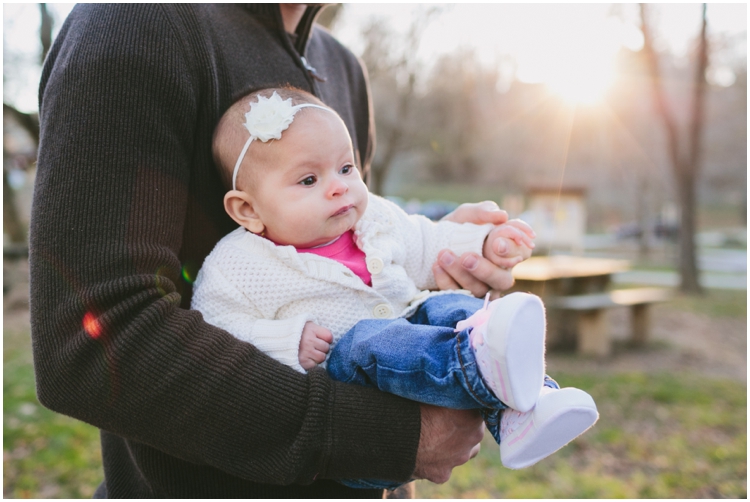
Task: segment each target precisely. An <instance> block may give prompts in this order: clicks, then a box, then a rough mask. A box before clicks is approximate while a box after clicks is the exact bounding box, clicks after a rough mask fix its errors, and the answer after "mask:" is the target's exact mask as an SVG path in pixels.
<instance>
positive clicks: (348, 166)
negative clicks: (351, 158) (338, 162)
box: [339, 164, 354, 174]
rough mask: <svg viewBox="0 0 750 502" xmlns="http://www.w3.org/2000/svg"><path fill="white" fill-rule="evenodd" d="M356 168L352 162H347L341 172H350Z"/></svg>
mask: <svg viewBox="0 0 750 502" xmlns="http://www.w3.org/2000/svg"><path fill="white" fill-rule="evenodd" d="M353 170H354V166H353V165H351V164H347V165H345V166H344V167H342V168H341V171H339V172H340V173H341V174H350V173H351V172H352V171H353Z"/></svg>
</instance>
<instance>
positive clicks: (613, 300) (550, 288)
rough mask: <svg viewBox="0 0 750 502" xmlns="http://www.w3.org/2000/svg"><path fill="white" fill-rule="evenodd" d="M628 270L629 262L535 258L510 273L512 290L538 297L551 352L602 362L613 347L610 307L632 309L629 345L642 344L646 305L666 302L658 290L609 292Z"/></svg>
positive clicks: (645, 331)
mask: <svg viewBox="0 0 750 502" xmlns="http://www.w3.org/2000/svg"><path fill="white" fill-rule="evenodd" d="M629 268H630V262H629V261H627V260H614V259H606V258H587V257H581V256H567V255H560V256H536V257H532V258H529V259H528V260H526V261H525V262H523V263H520V264H518V265H516V267H515V268H514V269H513V276H514V278H515V280H516V284H515V285H514V287H513V288H512V289H511V291H525V292H529V293H533V294H535V295H537V296H539V297H541V298H542V300H543V301H544V303H545V305H546V307H547V345H548V346H549V347H571V346H575V347H576V348H577V350H578V352H579V353H580V354H582V355H587V356H597V357H604V356H608V355H609V354H610V353H611V348H612V344H611V339H610V335H609V328H608V324H607V319H606V312H607V311H608V310H609V309H610V308H613V307H628V308H630V311H631V341H632V343H633V344H636V345H642V344H644V343H645V342H646V340H647V338H648V334H649V327H650V320H649V306H650V305H652V304H654V303H657V302H661V301H665V300H667V299H668V298H669V297H670V292H669V291H668V290H666V289H662V288H636V289H621V290H614V291H613V290H611V289H610V285H611V283H612V275H613V274H615V273H617V272H622V271H625V270H628V269H629Z"/></svg>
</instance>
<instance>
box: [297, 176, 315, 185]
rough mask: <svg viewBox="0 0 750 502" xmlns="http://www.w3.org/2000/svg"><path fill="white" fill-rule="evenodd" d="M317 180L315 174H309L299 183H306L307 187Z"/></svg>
mask: <svg viewBox="0 0 750 502" xmlns="http://www.w3.org/2000/svg"><path fill="white" fill-rule="evenodd" d="M316 181H317V178H316V177H315V176H308V177H307V178H305V179H303V180H302V181H300V182H299V184H300V185H304V186H306V187H310V186H313V185H314V184H315V182H316Z"/></svg>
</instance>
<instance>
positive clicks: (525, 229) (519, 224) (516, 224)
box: [507, 218, 536, 239]
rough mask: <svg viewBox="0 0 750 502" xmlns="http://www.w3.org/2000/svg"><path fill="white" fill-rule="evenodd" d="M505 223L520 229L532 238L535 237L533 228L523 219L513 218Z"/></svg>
mask: <svg viewBox="0 0 750 502" xmlns="http://www.w3.org/2000/svg"><path fill="white" fill-rule="evenodd" d="M507 223H508V225H510V226H513V227H516V228H517V229H519V230H522V231H523V232H524V233H525V234H526V235H528V236H529V237H531V238H532V239H533V238H534V237H536V232H534V229H533V228H531V225H529V224H528V223H526V222H525V221H523V220H519V219H518V218H513V219H512V220H508V221H507Z"/></svg>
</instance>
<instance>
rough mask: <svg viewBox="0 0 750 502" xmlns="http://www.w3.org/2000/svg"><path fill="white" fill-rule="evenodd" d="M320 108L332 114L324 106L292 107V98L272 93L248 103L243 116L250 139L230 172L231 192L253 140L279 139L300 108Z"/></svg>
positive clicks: (308, 104)
mask: <svg viewBox="0 0 750 502" xmlns="http://www.w3.org/2000/svg"><path fill="white" fill-rule="evenodd" d="M308 107H309V108H320V109H321V110H326V111H329V112H331V113H334V112H333V110H331V109H330V108H326V107H325V106H320V105H314V104H312V103H302V104H299V105H292V98H288V99H284V100H282V99H281V96H279V95H278V94H276V91H273V94H272V95H271V97H270V98H265V97H263V96H258V101H257V102H256V103H250V111H249V112H247V113H246V114H245V124H244V126H245V128H246V129H247V130H248V132H249V133H250V137H249V138H248V140H247V141H246V142H245V146H243V147H242V152H240V156H239V158H238V159H237V163H236V164H235V165H234V172H232V190H237V186H236V181H237V173H238V172H239V170H240V164H242V159H244V158H245V154H246V153H247V149H248V148H249V147H250V143H252V142H253V140H254V139H259V140H261V141H262V142H264V143H265V142H267V141H269V140H271V139H281V133H282V132H283V131H286V130H287V128H288V127H289V125H290V124H291V123H292V122H293V121H294V116H295V115H296V114H297V112H298V111H300V110H301V109H302V108H308Z"/></svg>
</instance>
